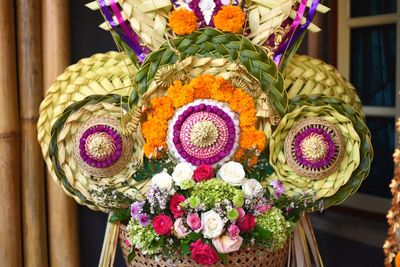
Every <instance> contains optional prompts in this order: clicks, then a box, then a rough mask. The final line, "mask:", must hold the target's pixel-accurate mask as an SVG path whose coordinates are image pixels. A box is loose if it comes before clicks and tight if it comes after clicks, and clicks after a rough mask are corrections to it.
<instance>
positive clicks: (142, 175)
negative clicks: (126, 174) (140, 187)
mask: <svg viewBox="0 0 400 267" xmlns="http://www.w3.org/2000/svg"><path fill="white" fill-rule="evenodd" d="M164 169H166V170H167V171H168V172H169V173H171V172H172V170H173V164H172V162H171V161H166V160H151V159H148V158H146V157H144V159H143V165H142V166H141V167H139V168H138V169H137V171H136V173H135V174H134V175H133V176H132V178H133V179H134V180H135V181H138V182H140V181H143V180H146V179H150V178H151V177H153V175H154V174H157V173H160V172H162V171H163V170H164Z"/></svg>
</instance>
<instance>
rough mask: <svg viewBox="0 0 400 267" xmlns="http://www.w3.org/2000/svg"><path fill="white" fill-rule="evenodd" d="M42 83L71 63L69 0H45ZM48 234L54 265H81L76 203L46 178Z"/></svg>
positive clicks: (52, 77)
mask: <svg viewBox="0 0 400 267" xmlns="http://www.w3.org/2000/svg"><path fill="white" fill-rule="evenodd" d="M42 34H43V39H42V40H43V77H44V78H43V83H44V89H45V90H47V88H49V86H50V85H51V84H52V83H53V82H54V80H55V78H56V77H57V76H58V75H59V74H61V73H62V72H63V71H64V69H65V67H66V66H67V65H69V63H70V47H69V46H70V44H69V1H68V0H43V1H42ZM47 203H48V225H49V230H48V235H49V257H50V266H51V267H60V266H62V267H78V266H79V242H78V215H77V207H76V203H75V202H74V201H73V199H72V198H69V197H67V195H65V193H64V192H63V191H62V190H61V188H60V187H59V186H58V185H56V184H55V183H54V182H53V181H52V180H51V177H50V176H49V175H48V178H47Z"/></svg>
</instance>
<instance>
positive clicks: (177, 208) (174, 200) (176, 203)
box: [169, 194, 185, 218]
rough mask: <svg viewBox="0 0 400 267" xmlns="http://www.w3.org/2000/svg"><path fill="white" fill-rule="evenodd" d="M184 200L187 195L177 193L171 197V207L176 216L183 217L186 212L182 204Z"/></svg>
mask: <svg viewBox="0 0 400 267" xmlns="http://www.w3.org/2000/svg"><path fill="white" fill-rule="evenodd" d="M184 201H185V197H184V196H182V195H179V194H175V195H173V196H172V197H171V200H170V202H169V209H170V210H171V212H172V214H173V215H174V218H178V217H181V216H182V215H183V214H184V213H185V211H184V210H183V209H182V207H181V205H180V204H181V203H182V202H184Z"/></svg>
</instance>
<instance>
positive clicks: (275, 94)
mask: <svg viewBox="0 0 400 267" xmlns="http://www.w3.org/2000/svg"><path fill="white" fill-rule="evenodd" d="M190 56H197V57H210V58H226V59H229V60H231V61H233V62H237V63H239V64H242V65H243V66H245V67H246V69H247V71H248V73H250V74H251V75H253V76H254V77H255V78H257V79H258V80H259V81H260V84H261V89H262V90H263V91H264V92H265V93H267V94H268V97H269V98H270V100H271V103H272V104H273V105H274V107H275V109H276V110H277V111H278V113H279V114H280V115H283V114H285V112H286V109H287V103H288V97H287V93H286V91H285V90H284V89H283V78H282V76H281V74H280V73H279V72H278V71H277V69H276V66H275V63H274V62H273V61H272V60H271V59H270V58H269V57H268V55H267V54H266V53H265V51H264V50H263V49H262V48H261V47H259V46H255V45H253V44H252V43H251V42H250V40H249V39H247V38H245V37H242V36H240V35H236V34H227V33H222V32H220V31H217V30H214V29H205V30H201V31H197V32H194V33H192V34H191V35H187V36H184V37H179V38H176V39H174V40H171V42H169V43H165V44H163V45H162V46H161V47H160V49H159V50H158V51H156V52H153V53H151V54H150V55H149V56H148V57H147V58H146V60H145V61H144V62H143V64H142V67H141V69H140V70H139V71H138V72H137V74H136V77H135V81H136V82H137V85H138V90H139V91H138V93H139V94H144V93H145V92H146V91H147V89H148V87H149V86H150V84H151V82H152V81H153V79H154V78H155V75H156V73H157V70H158V69H159V68H161V67H162V66H164V65H167V64H174V63H176V62H177V61H179V60H183V59H185V58H186V57H190ZM135 93H136V92H135Z"/></svg>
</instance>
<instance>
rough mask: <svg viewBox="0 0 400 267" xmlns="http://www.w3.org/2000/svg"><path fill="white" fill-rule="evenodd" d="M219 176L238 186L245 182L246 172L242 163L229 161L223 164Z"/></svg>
mask: <svg viewBox="0 0 400 267" xmlns="http://www.w3.org/2000/svg"><path fill="white" fill-rule="evenodd" d="M217 177H218V178H221V179H222V180H224V181H225V182H227V183H229V184H231V185H233V186H237V185H242V183H243V182H244V179H245V178H244V177H245V172H244V169H243V166H242V164H240V163H238V162H234V161H229V162H228V163H225V164H224V165H222V167H221V168H220V169H219V171H218V173H217Z"/></svg>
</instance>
